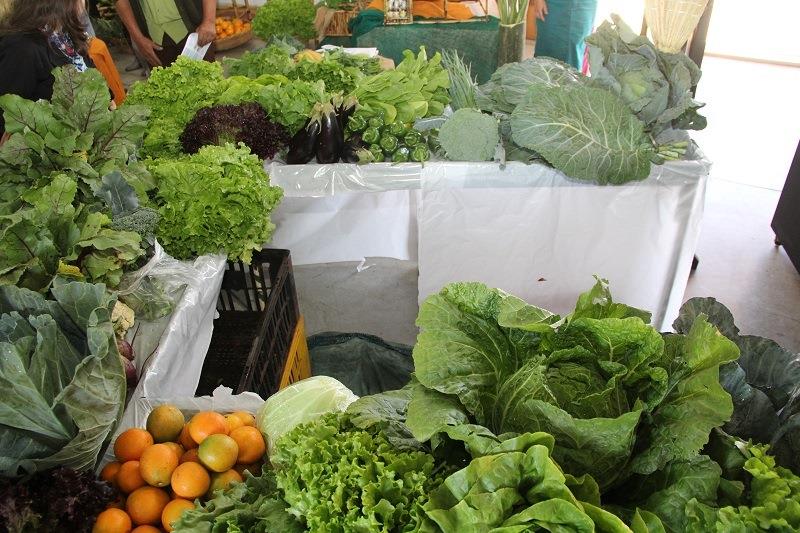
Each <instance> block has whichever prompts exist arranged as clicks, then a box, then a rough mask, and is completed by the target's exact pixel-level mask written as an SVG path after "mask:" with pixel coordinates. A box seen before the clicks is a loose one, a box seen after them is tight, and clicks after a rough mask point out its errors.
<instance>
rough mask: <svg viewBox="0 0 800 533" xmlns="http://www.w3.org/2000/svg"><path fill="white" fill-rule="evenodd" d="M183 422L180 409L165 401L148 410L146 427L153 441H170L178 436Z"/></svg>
mask: <svg viewBox="0 0 800 533" xmlns="http://www.w3.org/2000/svg"><path fill="white" fill-rule="evenodd" d="M185 422H186V420H185V419H184V417H183V413H182V412H181V410H180V409H178V408H177V407H175V406H174V405H170V404H167V403H165V404H163V405H159V406H158V407H156V408H155V409H153V410H152V411H150V414H149V415H147V425H146V427H147V431H149V432H150V434H151V435H152V436H153V441H155V442H170V441H174V440H176V439H177V438H178V436H179V435H180V434H181V430H182V429H183V424H184V423H185Z"/></svg>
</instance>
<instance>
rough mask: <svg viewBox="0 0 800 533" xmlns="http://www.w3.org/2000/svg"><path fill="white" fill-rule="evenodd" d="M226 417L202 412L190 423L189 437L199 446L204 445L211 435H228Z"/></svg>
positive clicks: (210, 412) (211, 412)
mask: <svg viewBox="0 0 800 533" xmlns="http://www.w3.org/2000/svg"><path fill="white" fill-rule="evenodd" d="M227 433H228V424H226V423H225V417H224V416H222V415H221V414H219V413H215V412H213V411H200V412H199V413H197V414H196V415H194V416H193V417H192V419H191V420H190V421H189V435H191V437H192V440H193V441H195V442H196V443H197V444H202V443H203V441H204V440H205V438H206V437H208V436H209V435H218V434H223V435H225V434H227Z"/></svg>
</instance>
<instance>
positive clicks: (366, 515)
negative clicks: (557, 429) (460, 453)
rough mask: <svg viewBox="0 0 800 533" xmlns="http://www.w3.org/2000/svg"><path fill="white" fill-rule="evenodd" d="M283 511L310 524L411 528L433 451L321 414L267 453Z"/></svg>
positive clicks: (432, 480)
mask: <svg viewBox="0 0 800 533" xmlns="http://www.w3.org/2000/svg"><path fill="white" fill-rule="evenodd" d="M271 460H272V463H273V464H274V465H275V468H276V471H277V483H278V487H279V488H280V489H282V490H283V492H284V499H285V500H286V502H288V503H289V512H290V513H292V514H293V515H295V516H296V517H298V519H300V520H303V521H304V522H305V524H306V526H307V528H308V530H310V531H323V530H324V531H331V532H345V531H364V532H372V531H374V532H379V531H385V532H400V531H413V530H414V527H415V525H418V524H419V523H420V522H421V520H422V519H423V518H424V513H423V511H422V507H423V505H424V504H425V502H426V500H427V494H428V492H429V491H430V490H431V489H432V488H433V487H434V486H435V485H436V484H437V478H436V476H435V475H434V474H433V470H434V461H433V457H432V456H431V455H429V454H427V453H424V452H420V451H400V450H397V449H395V448H394V446H392V444H391V443H390V442H389V441H388V439H387V438H386V436H385V435H384V434H383V433H382V432H380V431H370V430H362V429H359V428H356V427H354V426H353V425H352V424H351V423H350V422H349V418H348V415H342V414H327V415H324V416H323V417H322V418H320V419H318V420H316V421H314V422H311V423H308V424H304V425H301V426H298V427H297V428H295V429H294V430H292V431H291V432H289V433H288V434H286V435H285V436H284V437H283V438H281V439H280V440H279V441H278V446H277V453H275V454H274V455H273V456H272V457H271Z"/></svg>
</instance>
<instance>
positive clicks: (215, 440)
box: [197, 434, 239, 472]
mask: <svg viewBox="0 0 800 533" xmlns="http://www.w3.org/2000/svg"><path fill="white" fill-rule="evenodd" d="M197 457H199V458H200V462H201V463H203V466H205V467H206V468H208V469H209V470H212V471H214V472H225V471H226V470H230V469H231V468H233V465H235V464H236V459H237V458H238V457H239V445H238V444H236V441H235V440H233V439H232V438H230V437H229V436H228V435H218V434H216V435H209V436H208V437H206V439H205V440H204V441H203V443H202V444H200V447H199V448H198V449H197Z"/></svg>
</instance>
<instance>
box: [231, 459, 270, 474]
mask: <svg viewBox="0 0 800 533" xmlns="http://www.w3.org/2000/svg"><path fill="white" fill-rule="evenodd" d="M262 466H264V463H263V462H262V461H256V462H255V463H248V464H237V465H236V466H234V467H233V469H234V470H236V471H237V472H239V475H240V476H242V477H244V473H245V472H250V473H251V474H253V475H254V476H260V475H261V467H262Z"/></svg>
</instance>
